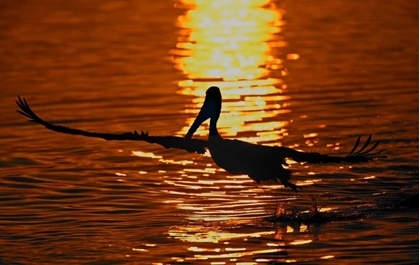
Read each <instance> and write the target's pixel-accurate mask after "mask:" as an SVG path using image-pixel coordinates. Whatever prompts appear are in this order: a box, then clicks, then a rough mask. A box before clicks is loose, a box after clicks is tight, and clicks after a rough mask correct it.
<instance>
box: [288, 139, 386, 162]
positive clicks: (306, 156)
mask: <svg viewBox="0 0 420 265" xmlns="http://www.w3.org/2000/svg"><path fill="white" fill-rule="evenodd" d="M360 139H361V136H359V137H358V138H357V140H356V144H355V145H354V147H353V149H352V150H351V151H350V153H349V154H348V155H347V156H331V155H323V154H319V153H305V152H299V151H295V150H293V151H292V150H290V153H289V154H290V158H292V159H293V160H295V161H296V162H307V163H310V164H320V163H340V162H349V163H360V162H367V161H369V160H373V159H377V158H386V156H383V155H381V153H382V152H383V151H384V149H382V150H380V151H374V150H375V148H376V147H378V145H379V142H380V141H377V142H376V143H375V144H373V145H372V146H371V147H369V148H368V146H369V144H370V142H371V139H372V135H369V137H368V139H367V140H366V142H365V144H364V145H363V146H362V148H360V149H359V150H358V151H356V150H357V147H358V146H359V144H360Z"/></svg>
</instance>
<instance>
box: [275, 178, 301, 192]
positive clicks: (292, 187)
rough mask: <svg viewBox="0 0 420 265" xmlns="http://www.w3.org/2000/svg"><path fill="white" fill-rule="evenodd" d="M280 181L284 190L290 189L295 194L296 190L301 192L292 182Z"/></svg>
mask: <svg viewBox="0 0 420 265" xmlns="http://www.w3.org/2000/svg"><path fill="white" fill-rule="evenodd" d="M280 181H281V184H283V186H284V187H285V188H287V187H290V188H291V189H292V190H294V191H295V192H297V190H298V189H300V190H302V188H301V187H299V186H297V185H296V184H293V183H292V182H289V181H288V180H282V179H280Z"/></svg>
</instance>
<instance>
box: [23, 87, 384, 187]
mask: <svg viewBox="0 0 420 265" xmlns="http://www.w3.org/2000/svg"><path fill="white" fill-rule="evenodd" d="M16 103H17V105H18V106H19V108H20V110H16V111H17V112H18V113H20V114H21V115H23V116H25V117H27V118H29V121H30V122H34V123H39V124H41V125H43V126H44V127H45V128H47V129H48V130H51V131H55V132H59V133H64V134H72V135H81V136H87V137H95V138H102V139H105V140H119V141H146V142H148V143H152V144H154V143H156V144H159V145H161V146H163V147H165V148H176V149H181V150H186V151H188V152H196V153H199V154H204V153H205V151H206V149H205V148H208V149H209V150H210V154H211V156H212V158H213V160H214V162H215V163H216V164H217V165H218V166H219V167H221V168H223V169H225V170H226V171H228V172H230V173H232V174H246V175H248V176H249V177H250V178H252V179H253V180H255V181H256V182H258V183H260V182H261V181H267V180H274V181H276V182H278V181H280V182H281V183H282V184H283V185H284V186H285V187H290V188H291V189H293V190H294V191H297V189H298V188H300V187H298V186H296V185H295V184H293V183H291V182H289V180H290V178H291V176H292V173H291V172H290V171H289V170H287V169H285V168H283V166H282V165H287V163H286V161H285V159H286V158H291V159H293V160H295V161H296V162H307V163H312V164H316V163H339V162H353V163H358V162H366V161H369V160H372V159H374V158H383V157H385V156H380V155H379V154H380V153H381V152H382V151H383V150H381V151H378V152H371V151H372V150H374V149H375V148H376V147H377V146H378V144H379V141H377V142H376V143H375V144H374V145H373V146H372V147H370V148H369V149H368V150H366V148H367V147H368V146H369V143H370V140H371V137H372V136H371V135H370V136H369V137H368V139H367V140H366V142H365V144H364V145H363V147H362V148H360V149H359V150H358V151H357V152H355V150H356V149H357V147H358V145H359V143H360V136H359V138H358V139H357V141H356V144H355V145H354V147H353V149H352V150H351V151H350V153H349V154H348V155H347V156H345V157H340V156H328V155H322V154H319V153H306V152H300V151H296V150H293V149H290V148H287V147H273V146H265V145H256V144H251V143H247V142H243V141H239V140H227V139H223V138H222V137H220V135H219V133H218V132H217V120H218V119H219V116H220V111H221V108H222V95H221V93H220V89H219V88H218V87H210V88H209V89H208V90H207V92H206V99H205V101H204V104H203V106H202V108H201V110H200V112H199V114H198V115H197V117H196V119H195V121H194V123H193V124H192V125H191V127H190V129H189V130H188V133H187V135H186V136H185V138H184V137H177V136H152V135H149V133H148V132H143V131H141V133H137V131H134V132H126V133H121V134H112V133H100V132H89V131H84V130H80V129H74V128H69V127H66V126H62V125H56V124H52V123H50V122H47V121H45V120H43V119H41V118H40V117H39V116H38V115H36V114H35V113H34V112H33V111H32V109H31V108H30V107H29V104H28V103H27V102H26V99H25V98H21V97H20V96H18V100H17V101H16ZM208 118H210V132H209V139H208V141H205V140H201V139H191V137H192V135H193V134H194V132H195V131H196V130H197V128H198V127H199V126H200V125H201V123H203V122H204V121H205V120H207V119H208Z"/></svg>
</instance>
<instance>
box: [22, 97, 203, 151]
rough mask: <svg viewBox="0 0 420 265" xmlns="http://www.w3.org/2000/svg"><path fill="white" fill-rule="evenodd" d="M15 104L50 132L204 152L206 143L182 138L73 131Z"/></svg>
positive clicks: (24, 103)
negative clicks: (142, 142) (141, 142)
mask: <svg viewBox="0 0 420 265" xmlns="http://www.w3.org/2000/svg"><path fill="white" fill-rule="evenodd" d="M16 104H17V105H18V106H19V108H20V110H16V111H17V112H18V113H20V114H22V115H23V116H25V117H27V118H29V121H30V122H35V123H39V124H41V125H43V126H44V127H45V128H47V129H48V130H51V131H55V132H59V133H65V134H73V135H82V136H87V137H95V138H102V139H105V140H118V141H126V140H130V141H146V142H148V143H152V144H159V145H161V146H163V147H165V148H177V149H182V150H186V151H188V152H196V153H199V154H204V153H205V152H206V149H205V148H206V147H207V146H208V145H207V141H205V140H199V139H185V138H183V137H177V136H150V135H149V133H148V132H143V131H142V132H141V133H140V134H139V133H137V131H134V132H126V133H121V134H111V133H98V132H88V131H83V130H79V129H73V128H69V127H66V126H62V125H55V124H52V123H49V122H47V121H44V120H43V119H41V118H40V117H39V116H38V115H36V114H35V113H34V112H33V111H32V109H31V108H30V107H29V105H28V103H27V102H26V100H25V98H21V97H20V96H18V100H17V101H16Z"/></svg>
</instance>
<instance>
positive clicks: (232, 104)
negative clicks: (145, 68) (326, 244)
mask: <svg viewBox="0 0 420 265" xmlns="http://www.w3.org/2000/svg"><path fill="white" fill-rule="evenodd" d="M177 5H178V6H179V7H181V8H187V9H188V10H187V11H186V13H185V14H184V15H182V16H180V17H179V18H178V21H177V26H178V28H179V37H178V43H177V45H176V49H173V50H172V51H171V53H172V55H173V61H174V64H175V67H176V68H177V69H178V70H180V71H181V72H182V73H183V74H184V75H185V76H186V78H187V80H180V81H179V82H178V85H179V87H180V90H179V93H181V94H184V95H193V96H195V97H196V98H194V99H193V100H192V103H191V104H188V105H187V106H186V111H185V112H186V113H191V114H196V113H197V112H198V109H199V108H200V107H201V104H202V102H203V99H204V97H203V96H204V92H205V91H206V89H207V88H208V87H209V86H212V85H215V86H218V87H220V88H221V90H222V94H223V99H224V102H223V108H222V114H221V117H220V120H219V123H218V128H219V132H220V133H221V135H222V136H225V137H235V138H237V139H241V140H245V141H249V142H272V144H279V142H277V141H278V140H279V139H282V138H283V136H285V135H287V131H286V129H285V127H286V126H287V124H288V121H283V120H279V118H278V115H280V114H283V113H287V112H290V109H288V108H287V103H286V102H285V101H286V100H289V99H290V97H289V96H288V95H284V90H285V89H286V88H287V86H286V84H284V82H283V80H282V79H281V77H282V76H284V75H285V74H286V72H287V70H286V69H285V68H284V67H283V61H284V60H285V59H287V58H288V57H290V58H288V59H297V58H298V57H299V55H297V54H294V55H293V56H292V55H291V56H288V57H287V56H286V55H284V56H283V57H284V59H280V58H279V57H280V49H281V48H282V47H284V46H285V45H286V42H285V41H284V40H283V38H282V37H281V36H280V35H279V33H280V32H281V30H282V26H283V25H284V21H283V20H282V16H283V10H281V9H279V8H277V7H276V6H275V4H274V3H272V2H271V1H270V0H248V1H224V0H214V1H201V0H182V1H181V2H180V3H178V4H177ZM292 57H293V58H292ZM193 119H194V116H193V115H191V117H190V119H188V120H187V121H186V125H185V127H184V128H182V129H181V130H180V131H178V132H177V134H180V135H184V134H185V133H186V132H187V130H188V126H189V125H190V124H191V123H192V121H193ZM196 134H197V135H207V130H206V128H204V126H203V127H201V128H199V130H198V131H197V132H196Z"/></svg>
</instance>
